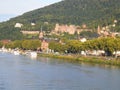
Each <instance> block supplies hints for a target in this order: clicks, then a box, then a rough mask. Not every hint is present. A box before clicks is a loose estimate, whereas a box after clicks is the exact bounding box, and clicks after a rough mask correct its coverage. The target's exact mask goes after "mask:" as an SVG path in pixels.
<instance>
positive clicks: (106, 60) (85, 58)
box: [38, 53, 120, 66]
mask: <svg viewBox="0 0 120 90" xmlns="http://www.w3.org/2000/svg"><path fill="white" fill-rule="evenodd" d="M38 56H41V57H49V58H56V59H65V60H73V61H78V62H89V63H96V64H107V65H116V66H120V59H114V58H109V57H95V56H80V55H54V54H43V53H41V54H39V55H38Z"/></svg>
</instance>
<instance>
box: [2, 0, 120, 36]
mask: <svg viewBox="0 0 120 90" xmlns="http://www.w3.org/2000/svg"><path fill="white" fill-rule="evenodd" d="M119 2H120V0H62V1H61V2H58V3H55V4H52V5H50V6H46V7H44V8H40V9H37V10H34V11H30V12H27V13H24V14H23V15H21V16H18V17H16V18H12V19H11V20H9V21H7V22H5V23H4V24H3V23H2V24H0V38H1V35H2V34H3V32H4V31H5V32H4V34H6V35H7V33H9V32H10V31H11V26H13V25H14V24H15V23H17V22H20V23H23V24H27V23H31V22H35V23H42V22H49V23H50V24H51V23H62V24H76V25H81V24H83V23H86V24H88V25H89V26H91V27H95V26H97V25H98V24H101V25H107V24H110V23H112V21H113V20H114V19H117V20H119V19H120V3H119ZM8 28H9V29H8ZM12 29H13V28H12ZM12 33H15V32H14V31H12ZM12 33H11V34H12ZM9 35H10V34H9ZM9 35H7V36H8V37H10V36H9ZM19 35H20V34H19ZM4 36H5V35H4ZM4 36H2V38H3V37H4ZM10 38H11V37H10Z"/></svg>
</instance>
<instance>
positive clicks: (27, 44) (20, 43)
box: [5, 40, 41, 50]
mask: <svg viewBox="0 0 120 90" xmlns="http://www.w3.org/2000/svg"><path fill="white" fill-rule="evenodd" d="M40 46H41V41H39V40H15V41H13V42H10V43H8V44H7V45H6V46H5V47H6V48H11V49H16V48H19V49H24V50H37V49H38V48H39V47H40Z"/></svg>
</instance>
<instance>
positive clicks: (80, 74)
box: [0, 53, 120, 90]
mask: <svg viewBox="0 0 120 90" xmlns="http://www.w3.org/2000/svg"><path fill="white" fill-rule="evenodd" d="M0 90H120V68H119V67H116V66H108V65H97V64H87V63H76V62H70V61H69V62H67V61H66V60H57V59H50V58H42V57H39V58H37V59H31V58H30V57H27V56H22V55H19V56H15V55H13V54H10V53H0Z"/></svg>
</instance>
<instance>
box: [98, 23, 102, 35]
mask: <svg viewBox="0 0 120 90" xmlns="http://www.w3.org/2000/svg"><path fill="white" fill-rule="evenodd" d="M100 31H101V29H100V26H99V25H98V28H97V32H98V34H99V35H100Z"/></svg>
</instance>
